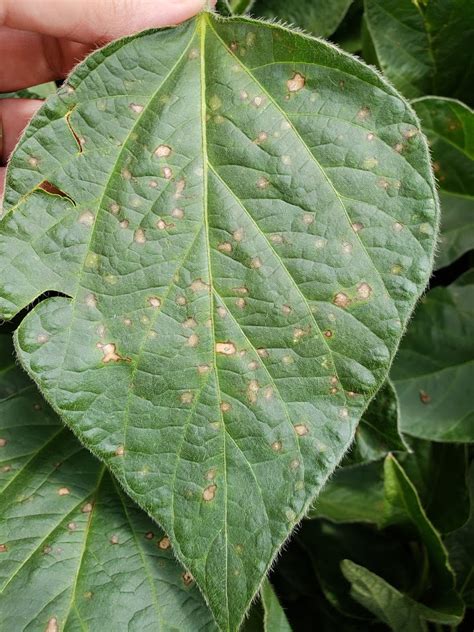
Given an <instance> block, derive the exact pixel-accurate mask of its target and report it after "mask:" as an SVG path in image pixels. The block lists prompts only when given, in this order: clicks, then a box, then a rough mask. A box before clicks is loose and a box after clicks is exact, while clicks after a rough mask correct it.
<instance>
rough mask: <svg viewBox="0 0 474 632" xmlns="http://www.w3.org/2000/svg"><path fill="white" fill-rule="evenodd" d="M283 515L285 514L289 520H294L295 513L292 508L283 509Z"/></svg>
mask: <svg viewBox="0 0 474 632" xmlns="http://www.w3.org/2000/svg"><path fill="white" fill-rule="evenodd" d="M285 516H286V518H287V520H289V522H294V521H295V520H296V514H295V512H294V511H293V509H287V510H286V511H285Z"/></svg>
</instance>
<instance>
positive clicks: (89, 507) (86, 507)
mask: <svg viewBox="0 0 474 632" xmlns="http://www.w3.org/2000/svg"><path fill="white" fill-rule="evenodd" d="M81 511H82V513H90V512H91V511H92V503H86V504H85V505H84V506H83V507H82V509H81Z"/></svg>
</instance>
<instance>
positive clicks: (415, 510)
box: [383, 456, 463, 619]
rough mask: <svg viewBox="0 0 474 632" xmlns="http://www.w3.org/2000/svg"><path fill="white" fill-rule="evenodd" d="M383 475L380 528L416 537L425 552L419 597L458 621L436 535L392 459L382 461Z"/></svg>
mask: <svg viewBox="0 0 474 632" xmlns="http://www.w3.org/2000/svg"><path fill="white" fill-rule="evenodd" d="M384 473H385V476H384V488H385V504H384V518H383V526H385V527H387V526H390V525H405V526H406V527H407V528H408V532H409V533H411V532H413V533H414V534H416V535H417V536H418V538H419V540H420V541H421V542H422V543H423V546H424V549H425V551H426V562H427V565H428V569H427V574H428V579H427V580H426V583H427V585H424V583H422V584H421V586H420V589H419V591H420V596H423V595H424V596H425V599H428V600H429V603H428V605H429V606H431V607H432V608H433V610H435V611H436V612H440V613H443V612H444V614H445V615H446V616H448V617H453V618H455V619H457V618H461V617H462V614H463V605H462V602H461V600H460V598H459V597H458V595H457V593H456V592H455V591H454V573H453V569H452V567H451V565H450V563H449V559H448V552H447V550H446V547H445V545H444V544H443V541H442V539H441V536H440V534H439V533H438V532H437V531H436V529H435V528H434V527H433V525H432V524H431V522H430V521H429V519H428V517H427V516H426V513H425V511H424V509H423V507H422V505H421V503H420V498H419V496H418V493H417V491H416V489H415V487H414V486H413V484H412V482H411V481H410V479H409V478H408V476H407V475H406V473H405V472H404V470H403V468H402V467H401V465H400V464H399V463H398V461H397V460H396V459H395V458H394V457H393V456H388V457H387V458H386V459H385V463H384ZM440 616H441V614H440Z"/></svg>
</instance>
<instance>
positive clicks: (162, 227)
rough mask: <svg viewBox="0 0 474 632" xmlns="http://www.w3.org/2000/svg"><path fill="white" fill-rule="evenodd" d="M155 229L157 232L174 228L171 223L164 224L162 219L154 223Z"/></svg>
mask: <svg viewBox="0 0 474 632" xmlns="http://www.w3.org/2000/svg"><path fill="white" fill-rule="evenodd" d="M156 227H157V228H158V230H168V229H169V228H174V224H173V223H171V222H170V223H168V222H165V220H164V219H159V220H158V221H157V222H156Z"/></svg>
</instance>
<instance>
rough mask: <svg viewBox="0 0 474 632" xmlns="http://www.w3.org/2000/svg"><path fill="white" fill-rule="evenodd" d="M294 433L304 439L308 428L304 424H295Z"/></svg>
mask: <svg viewBox="0 0 474 632" xmlns="http://www.w3.org/2000/svg"><path fill="white" fill-rule="evenodd" d="M294 428H295V432H296V434H297V435H298V436H299V437H304V436H305V435H307V434H308V433H309V429H308V426H307V425H306V424H296V426H295V427H294Z"/></svg>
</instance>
